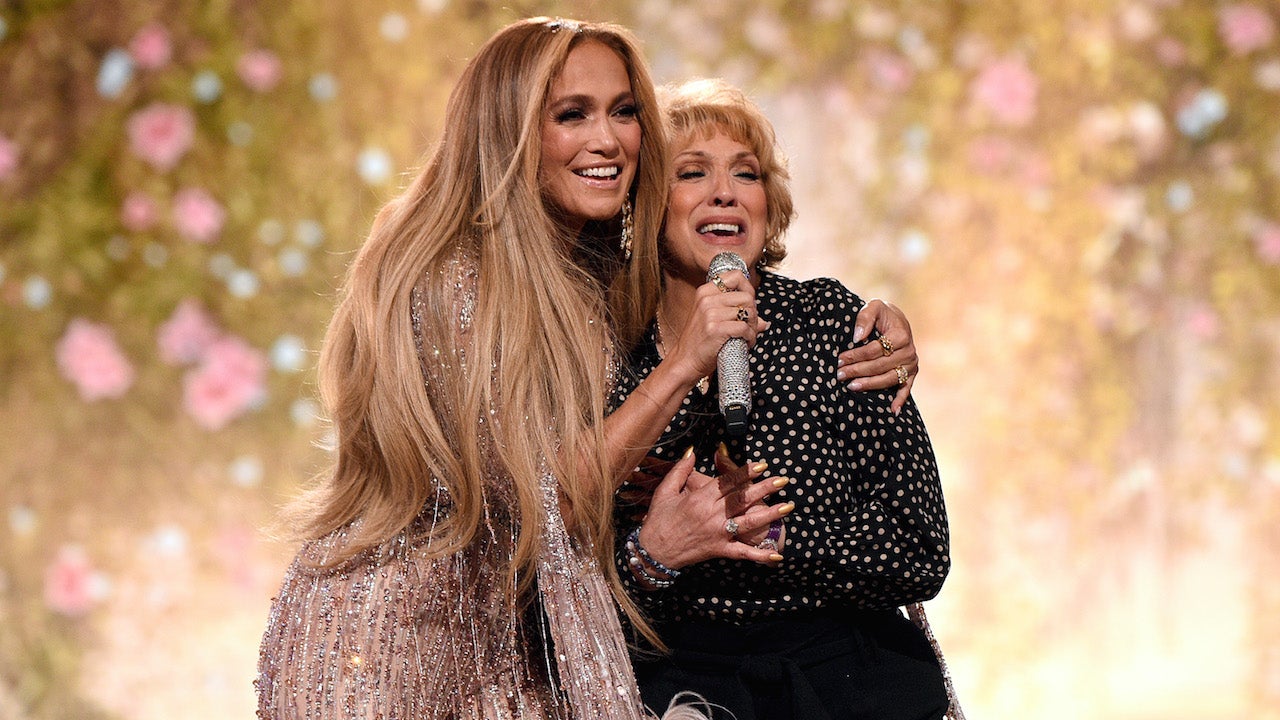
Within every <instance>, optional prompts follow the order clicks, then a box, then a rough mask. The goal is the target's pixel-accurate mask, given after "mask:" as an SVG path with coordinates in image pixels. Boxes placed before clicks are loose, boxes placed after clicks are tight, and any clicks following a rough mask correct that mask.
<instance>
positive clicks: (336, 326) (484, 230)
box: [303, 18, 666, 616]
mask: <svg viewBox="0 0 1280 720" xmlns="http://www.w3.org/2000/svg"><path fill="white" fill-rule="evenodd" d="M588 41H596V42H600V43H603V44H605V45H606V46H608V47H610V48H612V49H613V50H615V51H616V52H617V53H618V55H619V56H620V57H621V58H622V60H623V62H624V64H625V65H626V67H627V71H628V74H629V76H630V78H631V90H632V92H633V94H634V96H635V99H636V103H637V106H638V108H639V122H640V124H641V132H642V141H641V149H640V161H639V168H638V173H637V177H636V180H635V182H634V184H633V187H632V189H631V197H632V202H633V205H634V227H635V238H634V243H633V247H634V254H633V257H632V258H631V260H630V262H625V261H624V260H623V258H622V256H621V252H620V250H618V248H617V240H618V238H617V233H618V230H619V227H618V222H617V221H614V222H610V223H588V226H587V227H586V228H585V230H584V231H583V233H582V234H581V235H580V236H578V237H576V238H575V237H571V236H569V235H568V234H567V233H566V231H565V230H564V228H562V227H561V226H559V225H557V223H556V222H555V221H554V219H553V216H552V214H551V211H552V209H551V208H548V206H547V201H546V199H545V198H544V197H543V193H542V191H541V188H540V187H539V181H538V166H539V160H540V157H541V153H542V147H541V145H542V144H541V126H542V119H543V116H544V115H545V112H544V105H545V102H546V98H547V96H548V94H549V92H550V89H551V86H552V83H553V82H554V80H555V79H556V77H557V76H558V74H559V72H560V70H561V69H562V67H563V66H564V63H565V60H566V58H567V57H568V55H569V52H570V50H571V49H572V48H574V47H576V46H577V45H579V44H581V43H584V42H588ZM445 119H446V122H445V127H446V131H445V134H444V136H443V137H442V138H441V139H440V141H439V143H438V145H437V146H436V148H435V149H434V150H433V151H432V152H431V153H430V155H429V158H428V159H427V161H426V164H425V166H424V167H423V168H422V170H421V171H420V172H419V173H418V174H417V176H416V177H415V178H414V179H413V181H412V183H411V184H410V185H409V187H408V188H407V189H406V190H405V191H404V192H403V193H402V194H401V195H400V196H399V197H397V198H396V199H394V200H393V201H391V202H390V203H389V204H388V205H387V206H386V207H385V208H383V209H382V210H381V212H380V213H379V214H378V216H377V218H376V219H375V221H374V223H373V228H372V230H371V231H370V235H369V237H368V239H367V240H366V242H365V243H364V245H363V247H362V248H361V249H360V251H359V254H358V255H357V256H356V258H355V260H354V261H353V263H352V265H351V267H350V270H349V273H348V276H347V278H346V282H345V286H344V288H343V291H342V295H341V299H340V302H339V304H338V307H337V310H336V312H335V314H334V317H333V320H332V323H331V324H330V326H329V329H328V333H327V335H326V336H325V340H324V347H323V349H322V351H321V356H320V390H321V395H322V397H323V399H324V402H325V405H326V409H327V410H328V412H329V413H330V417H331V421H332V423H333V426H334V428H335V430H336V432H337V455H336V461H335V464H334V466H333V468H332V469H331V471H330V472H328V473H327V474H326V475H325V476H324V477H323V478H322V480H321V483H320V485H319V487H318V488H317V490H316V492H315V493H313V494H312V495H311V496H310V497H309V498H307V499H306V501H305V502H304V506H303V507H304V512H306V513H307V515H306V517H308V518H309V519H308V521H307V522H306V523H305V524H304V527H305V532H306V535H307V536H309V537H321V536H324V535H326V534H328V533H330V532H332V531H334V530H336V529H339V528H342V527H347V526H349V528H350V530H349V532H350V536H349V539H350V542H349V543H348V544H347V546H346V548H345V553H344V555H343V557H340V558H332V560H333V561H334V562H338V561H341V560H343V559H345V558H347V557H351V556H352V555H354V554H356V553H359V552H361V551H363V550H365V549H367V548H370V547H373V546H376V545H377V544H379V543H381V542H383V541H385V540H386V539H388V538H390V537H393V536H394V535H396V534H397V533H399V532H401V531H403V530H404V529H406V528H407V527H409V526H410V525H411V523H413V521H414V519H415V518H416V517H417V516H419V514H420V513H421V512H422V510H423V508H424V507H425V506H427V505H428V504H429V503H435V502H436V501H437V498H436V494H435V491H434V489H433V486H432V479H433V478H434V479H436V480H437V481H438V482H439V483H440V484H441V485H442V486H443V488H444V489H445V490H446V491H447V493H448V499H449V502H450V507H449V508H448V512H447V513H446V517H444V519H443V522H438V523H437V524H436V525H435V529H434V531H433V535H432V537H431V543H430V547H431V550H432V552H434V553H438V554H440V555H444V554H449V553H452V552H455V551H457V550H459V549H461V548H463V547H465V546H467V545H468V544H469V543H471V542H472V541H473V540H474V539H475V538H476V536H477V533H478V531H479V530H480V528H481V527H482V523H483V521H484V517H485V515H486V513H487V512H493V511H494V510H495V508H494V506H493V504H492V501H493V498H492V497H489V495H490V492H489V490H487V489H486V487H485V481H484V478H485V477H486V475H488V476H490V477H491V476H492V475H493V470H494V464H495V460H496V464H497V465H498V466H499V467H498V468H497V469H498V471H499V472H500V473H501V474H502V475H505V476H507V477H509V478H510V480H511V482H512V484H513V488H512V492H511V493H510V495H511V496H512V497H513V498H514V500H513V501H512V507H511V508H510V512H511V513H512V514H513V515H514V516H515V519H516V520H517V523H518V526H519V536H518V539H517V542H516V550H515V556H514V562H513V567H512V568H510V572H511V573H513V575H514V576H515V577H518V578H519V579H520V586H519V587H520V591H521V593H522V594H523V591H525V590H527V589H528V583H529V582H530V579H531V578H533V577H534V569H535V563H536V560H537V556H538V550H539V547H540V541H541V537H542V534H543V533H542V530H543V528H542V509H541V508H542V494H541V490H540V485H539V479H540V476H541V475H542V473H543V472H544V471H550V472H552V473H554V474H555V476H556V477H557V478H558V480H559V485H560V490H561V494H562V500H563V502H564V503H567V505H568V506H569V507H571V509H572V521H573V528H572V530H573V532H574V533H575V534H576V535H577V537H578V538H580V539H581V540H583V541H586V542H590V543H592V544H593V546H594V548H595V549H596V553H597V559H598V560H599V564H600V567H601V570H602V571H603V572H605V573H606V576H607V578H608V580H609V582H610V585H611V586H612V587H613V589H614V591H615V595H617V596H618V597H619V599H620V602H622V604H623V607H624V608H626V609H627V611H628V613H629V614H633V616H634V608H632V607H631V606H630V604H629V603H628V602H627V601H626V600H625V593H623V592H622V591H621V587H620V585H619V583H618V579H617V574H616V571H615V570H614V566H613V562H612V561H611V560H610V559H609V558H610V554H611V552H612V546H613V527H612V518H611V502H612V495H613V490H614V485H613V482H612V480H613V474H612V472H611V470H610V468H609V467H608V464H607V462H606V457H605V448H604V437H603V432H602V424H603V417H604V414H605V402H606V394H607V389H608V383H609V375H608V362H609V353H610V352H611V351H615V350H616V347H617V346H621V347H622V348H625V347H627V346H629V345H630V344H632V343H633V342H634V341H635V339H636V338H637V337H639V335H640V333H641V332H642V331H643V329H644V327H645V325H646V324H647V323H648V321H649V318H651V317H652V316H653V313H654V310H655V307H654V304H655V302H656V298H657V295H658V292H657V290H658V286H659V273H658V260H657V230H658V227H659V225H660V224H661V217H662V213H663V210H664V207H665V204H666V189H665V179H666V158H665V153H666V146H665V138H664V133H663V129H662V125H661V119H660V116H659V112H658V107H657V102H656V100H655V97H654V89H653V84H652V80H651V79H650V76H649V72H648V69H647V67H646V65H645V62H644V60H643V58H642V56H641V54H640V51H639V49H638V45H637V43H636V41H635V40H634V39H633V37H632V36H631V34H630V33H629V32H628V31H627V30H625V29H624V28H621V27H619V26H616V25H611V24H592V23H579V22H574V21H567V20H551V19H547V18H533V19H529V20H524V21H520V22H517V23H514V24H512V25H510V26H508V27H506V28H504V29H503V30H501V31H499V32H498V33H497V34H496V35H494V36H493V37H492V38H491V39H490V40H489V41H488V42H487V43H486V44H485V45H484V46H483V47H481V49H480V50H479V52H478V53H477V55H476V56H475V57H474V58H473V59H472V60H471V62H470V63H469V64H468V65H467V67H466V69H465V70H464V71H463V73H462V76H461V78H460V79H459V80H458V82H457V84H456V86H455V87H454V89H453V92H452V94H451V95H450V97H449V102H448V105H447V108H446V117H445ZM460 254H461V255H465V256H466V257H470V258H474V259H475V262H476V264H475V267H476V270H477V273H476V274H477V286H476V292H475V305H474V311H473V315H472V318H473V319H472V321H471V325H470V330H469V332H467V333H466V334H465V335H461V336H460V335H459V334H458V322H459V321H458V318H457V317H456V314H455V313H453V312H451V311H450V309H451V308H454V307H455V304H456V300H457V292H458V291H457V289H456V288H455V287H453V286H452V284H451V282H450V279H451V273H450V272H448V267H449V263H450V262H451V261H454V260H456V258H457V257H458V256H459V255H460ZM424 277H425V278H427V280H426V282H425V283H424V284H423V288H424V292H423V295H424V300H425V302H426V306H427V307H428V308H431V309H432V312H431V313H429V314H427V315H426V316H424V317H422V318H421V330H422V335H423V337H424V338H425V345H427V346H428V347H429V348H430V347H432V346H434V347H437V348H441V349H442V352H449V353H453V354H456V353H458V352H462V353H464V354H465V357H466V362H467V366H468V367H469V368H470V369H471V372H470V375H469V376H468V377H461V376H458V375H457V374H455V375H454V376H451V377H450V378H449V379H450V382H448V383H443V384H441V385H436V384H433V385H432V387H431V388H430V391H428V389H427V388H425V387H424V379H423V375H422V372H421V371H420V367H419V358H418V356H417V353H416V348H415V342H414V334H413V326H412V321H411V303H412V301H411V295H412V291H413V288H414V287H415V285H417V284H418V283H419V282H420V281H421V280H422V279H423V278H424ZM615 343H616V344H617V346H615ZM490 369H492V372H491V371H490ZM491 408H496V409H497V414H496V416H494V417H493V418H492V422H484V423H483V424H482V422H483V420H484V419H485V418H489V417H490V414H489V413H490V409H491ZM486 447H487V448H490V451H491V453H496V458H495V457H494V456H493V454H490V455H489V456H488V457H487V458H486V457H485V452H486V451H485V450H484V448H486ZM486 503H490V504H489V505H486ZM498 511H499V512H507V510H506V509H504V508H499V509H498ZM357 520H358V521H359V522H354V521H357ZM353 523H354V524H353Z"/></svg>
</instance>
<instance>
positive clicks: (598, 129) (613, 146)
mask: <svg viewBox="0 0 1280 720" xmlns="http://www.w3.org/2000/svg"><path fill="white" fill-rule="evenodd" d="M621 146H622V145H621V143H619V142H618V133H617V132H616V131H615V130H614V128H613V123H612V122H611V120H610V118H608V117H607V116H606V117H602V118H600V119H599V120H597V121H596V122H595V127H594V128H593V130H592V133H591V139H590V140H589V141H588V142H587V151H588V152H593V153H596V154H598V155H604V156H605V157H612V156H613V155H616V154H617V153H618V149H619V148H620V147H621Z"/></svg>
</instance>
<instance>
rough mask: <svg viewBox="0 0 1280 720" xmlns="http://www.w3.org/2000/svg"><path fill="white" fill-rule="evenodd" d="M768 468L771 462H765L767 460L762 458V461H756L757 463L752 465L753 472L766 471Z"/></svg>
mask: <svg viewBox="0 0 1280 720" xmlns="http://www.w3.org/2000/svg"><path fill="white" fill-rule="evenodd" d="M768 468H769V463H767V462H765V461H763V460H761V461H760V462H758V463H756V464H755V465H752V466H751V472H758V473H762V472H764V471H765V470H767V469H768Z"/></svg>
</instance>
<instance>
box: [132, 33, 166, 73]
mask: <svg viewBox="0 0 1280 720" xmlns="http://www.w3.org/2000/svg"><path fill="white" fill-rule="evenodd" d="M129 54H130V55H132V56H133V61H134V62H136V63H138V67H141V68H145V69H147V70H156V69H159V68H162V67H164V66H165V65H166V64H168V62H169V58H170V57H172V56H173V45H172V44H171V43H170V42H169V31H168V30H165V29H164V26H163V25H161V24H160V23H151V24H150V25H147V26H146V27H144V28H142V29H141V30H139V31H138V33H137V34H136V35H134V36H133V40H130V41H129Z"/></svg>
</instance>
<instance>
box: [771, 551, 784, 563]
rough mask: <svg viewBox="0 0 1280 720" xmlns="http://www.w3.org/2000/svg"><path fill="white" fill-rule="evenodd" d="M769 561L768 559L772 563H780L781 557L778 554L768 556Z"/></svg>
mask: <svg viewBox="0 0 1280 720" xmlns="http://www.w3.org/2000/svg"><path fill="white" fill-rule="evenodd" d="M769 559H770V560H772V561H774V562H782V556H781V555H779V554H778V553H774V554H772V555H770V556H769Z"/></svg>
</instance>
